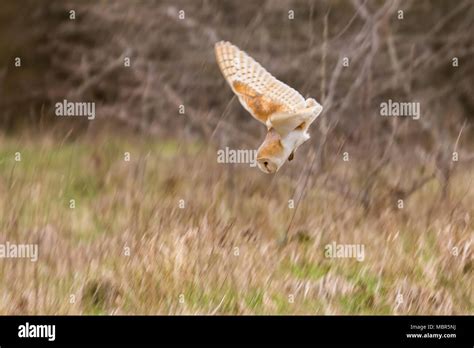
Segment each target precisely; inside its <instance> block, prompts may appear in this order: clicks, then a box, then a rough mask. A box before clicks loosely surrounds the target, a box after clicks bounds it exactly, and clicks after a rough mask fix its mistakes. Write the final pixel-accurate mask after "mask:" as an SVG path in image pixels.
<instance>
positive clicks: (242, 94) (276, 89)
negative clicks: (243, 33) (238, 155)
mask: <svg viewBox="0 0 474 348" xmlns="http://www.w3.org/2000/svg"><path fill="white" fill-rule="evenodd" d="M215 53H216V59H217V63H218V64H219V68H220V69H221V71H222V74H223V75H224V77H225V79H226V80H227V82H228V83H229V85H230V87H231V88H232V90H233V91H234V93H235V94H236V95H237V96H238V98H239V101H240V103H241V104H242V105H243V106H244V108H245V109H246V110H247V111H248V112H249V113H250V114H251V115H252V116H253V117H254V118H256V119H257V120H259V121H260V122H262V123H264V124H266V123H267V119H268V118H269V117H270V116H271V115H273V114H275V113H288V114H290V113H292V112H296V111H298V110H301V109H303V108H305V107H306V102H305V99H304V98H303V96H302V95H301V94H300V93H298V91H296V90H295V89H293V88H291V87H290V86H288V85H286V84H284V83H283V82H281V81H279V80H277V79H276V78H275V77H273V76H272V75H271V74H270V73H269V72H268V71H266V70H265V69H264V68H263V67H262V66H261V65H260V64H259V63H257V62H256V61H255V60H254V59H253V58H251V57H250V56H248V55H247V54H246V53H245V52H244V51H242V50H240V49H239V48H237V47H236V46H234V45H232V44H231V43H230V42H225V41H221V42H218V43H216V45H215Z"/></svg>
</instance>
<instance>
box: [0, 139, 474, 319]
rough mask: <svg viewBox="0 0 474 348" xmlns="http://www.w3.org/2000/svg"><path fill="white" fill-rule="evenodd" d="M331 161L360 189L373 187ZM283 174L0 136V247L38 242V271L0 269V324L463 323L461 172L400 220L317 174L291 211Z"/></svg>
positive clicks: (465, 256)
mask: <svg viewBox="0 0 474 348" xmlns="http://www.w3.org/2000/svg"><path fill="white" fill-rule="evenodd" d="M308 146H309V145H308ZM16 152H20V154H21V161H15V153H16ZM125 152H129V153H130V161H126V160H125V157H124V153H125ZM333 157H335V155H334V156H333ZM304 162H305V156H304V155H300V156H297V157H296V158H295V162H294V163H296V164H295V165H298V164H304ZM334 163H335V165H334V168H333V170H332V173H336V172H337V173H340V174H341V175H344V177H345V182H346V183H348V184H351V185H352V187H353V188H355V189H357V188H358V186H359V185H361V182H362V181H363V179H364V176H366V175H368V174H367V172H364V170H363V169H362V168H363V167H364V165H363V163H358V162H357V161H356V160H353V162H351V163H350V166H351V170H348V168H347V166H348V164H347V163H345V162H343V161H342V160H341V161H335V162H334ZM287 167H288V168H291V166H287ZM287 167H284V169H282V171H281V172H279V173H278V174H277V175H276V176H274V177H273V176H268V175H266V174H264V173H261V172H260V171H258V170H257V169H255V168H250V167H248V166H246V165H224V164H219V163H217V162H216V149H215V148H213V147H212V146H210V145H209V144H204V143H199V142H192V141H188V142H185V143H181V142H178V141H177V140H173V139H172V138H170V139H156V138H154V139H153V138H150V137H146V136H145V137H144V136H137V135H131V134H127V136H123V137H122V136H120V135H118V134H100V136H93V135H91V134H89V135H84V136H82V137H79V138H78V139H76V140H75V141H73V142H71V141H62V140H61V139H57V137H54V136H51V135H48V134H43V135H40V136H38V135H32V134H31V132H29V133H28V132H25V133H24V134H22V135H15V136H14V137H12V136H7V135H2V136H1V137H0V231H2V234H1V238H2V240H1V241H0V242H2V243H4V242H6V241H9V242H11V243H14V242H17V243H38V244H39V259H38V261H37V262H31V261H30V260H28V259H4V260H2V262H0V279H1V280H2V281H1V282H0V294H1V296H2V298H1V300H0V313H2V314H468V313H473V312H474V296H473V287H472V284H473V283H472V280H473V270H472V259H473V255H472V239H473V228H474V223H473V219H474V189H473V186H472V185H473V183H472V180H473V177H472V171H471V170H459V171H457V172H455V174H454V176H453V177H452V178H451V179H450V180H451V181H450V185H449V188H448V192H447V194H445V195H442V192H441V191H442V188H441V185H440V183H439V181H438V180H432V181H430V182H429V183H427V184H426V185H424V186H423V187H422V188H421V189H419V190H417V191H416V192H415V193H414V194H412V195H410V196H409V197H407V198H406V199H405V201H404V207H403V209H398V207H397V202H396V201H393V202H391V201H390V199H387V198H383V197H380V201H379V202H377V204H373V205H372V208H371V209H366V208H364V207H363V205H361V204H359V203H358V202H356V201H354V200H351V199H350V198H348V197H347V196H345V195H344V194H342V193H340V192H337V191H335V190H333V189H330V188H329V185H328V183H327V180H326V179H327V178H325V177H324V175H323V176H321V177H319V178H318V179H317V180H309V181H308V182H307V184H306V190H305V194H304V195H303V196H302V198H301V202H300V203H301V204H299V205H297V206H296V207H295V208H294V209H291V208H290V207H289V203H288V201H289V200H290V199H295V200H297V197H294V195H295V190H296V189H297V188H298V185H301V181H302V180H304V177H303V175H299V176H298V175H292V174H294V173H291V172H290V170H291V169H288V168H287ZM354 168H359V169H358V170H354ZM416 170H418V169H417V168H415V167H413V172H415V171H416ZM399 171H401V169H399V168H398V169H397V168H395V167H390V166H388V167H387V168H384V169H383V170H382V171H380V172H379V173H377V174H376V176H374V177H371V180H372V181H373V182H375V183H380V184H381V183H383V182H385V180H387V178H389V177H393V176H394V174H395V173H398V172H399ZM346 172H347V175H346V174H344V173H346ZM355 173H357V175H355ZM349 174H351V175H349ZM402 174H403V175H404V176H405V177H410V176H411V175H416V174H414V173H410V171H409V170H406V169H403V173H402ZM375 193H377V189H376V188H375ZM71 199H74V200H75V201H74V203H75V207H74V208H71V201H70V200H71ZM293 216H294V218H293ZM292 219H293V220H292ZM290 221H292V222H291V226H290V228H289V229H288V226H289V225H290ZM333 242H336V243H356V244H362V245H364V247H365V258H364V259H363V260H362V261H358V260H357V259H355V258H328V257H325V253H324V250H325V249H324V248H325V245H327V244H330V243H333Z"/></svg>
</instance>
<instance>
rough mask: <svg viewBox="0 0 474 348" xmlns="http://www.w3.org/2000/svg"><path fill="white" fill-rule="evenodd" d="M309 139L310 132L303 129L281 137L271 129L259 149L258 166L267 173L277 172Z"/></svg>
mask: <svg viewBox="0 0 474 348" xmlns="http://www.w3.org/2000/svg"><path fill="white" fill-rule="evenodd" d="M308 139H309V134H308V133H307V132H305V131H303V130H294V131H292V132H290V133H288V134H287V135H286V136H284V137H281V136H280V135H279V134H278V133H277V132H276V131H275V130H274V129H270V130H269V131H268V133H267V136H266V137H265V140H264V141H263V143H262V145H260V147H259V149H258V151H257V165H258V168H259V169H260V170H261V171H262V172H264V173H267V174H272V173H276V172H277V171H278V170H279V169H280V168H281V166H282V165H283V164H284V163H285V162H286V160H287V159H288V157H289V156H290V155H291V153H292V152H294V151H296V149H297V148H298V147H299V146H300V145H301V144H303V143H304V142H305V141H306V140H308Z"/></svg>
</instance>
